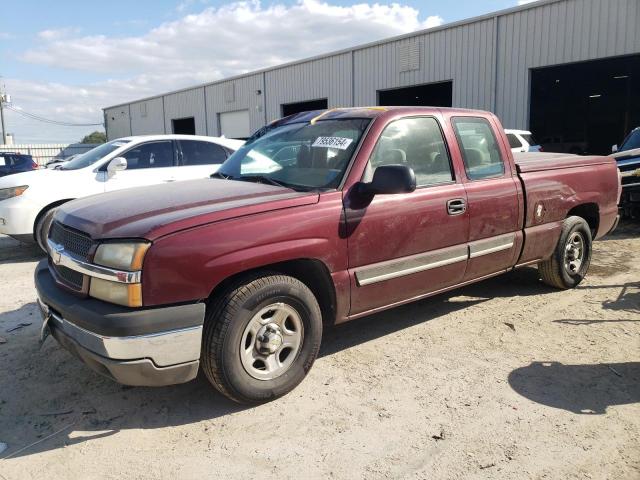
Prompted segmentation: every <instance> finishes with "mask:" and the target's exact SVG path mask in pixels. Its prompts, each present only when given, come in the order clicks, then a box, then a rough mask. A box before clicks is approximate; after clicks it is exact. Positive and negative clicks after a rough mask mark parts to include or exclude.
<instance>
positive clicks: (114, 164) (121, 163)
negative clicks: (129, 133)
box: [107, 157, 127, 176]
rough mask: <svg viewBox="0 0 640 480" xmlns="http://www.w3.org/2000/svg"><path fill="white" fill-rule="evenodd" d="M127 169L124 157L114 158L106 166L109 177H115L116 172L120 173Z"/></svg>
mask: <svg viewBox="0 0 640 480" xmlns="http://www.w3.org/2000/svg"><path fill="white" fill-rule="evenodd" d="M126 169H127V159H126V158H124V157H116V158H114V159H112V160H111V161H110V162H109V165H108V166H107V172H108V173H109V176H113V175H115V173H116V172H121V171H122V170H126Z"/></svg>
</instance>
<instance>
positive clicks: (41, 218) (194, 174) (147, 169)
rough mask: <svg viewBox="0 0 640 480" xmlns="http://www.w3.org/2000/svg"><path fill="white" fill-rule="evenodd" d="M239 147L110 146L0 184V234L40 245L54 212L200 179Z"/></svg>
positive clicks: (208, 142) (170, 139) (171, 140)
mask: <svg viewBox="0 0 640 480" xmlns="http://www.w3.org/2000/svg"><path fill="white" fill-rule="evenodd" d="M243 144H244V142H243V141H240V140H232V139H227V138H220V137H203V136H195V135H149V136H134V137H125V138H120V139H118V140H113V141H111V142H108V143H104V144H102V145H99V146H98V147H96V148H94V149H92V150H90V151H88V152H86V153H84V154H82V155H80V156H78V157H76V158H74V159H73V160H71V161H69V162H66V163H64V164H63V165H61V166H60V167H58V168H57V169H43V170H34V171H31V172H24V173H17V174H14V175H8V176H6V177H3V178H0V233H2V234H5V235H9V236H11V237H13V238H15V239H17V240H20V241H22V242H34V241H37V242H38V243H39V244H40V246H41V247H43V245H44V240H45V238H44V236H45V235H46V232H47V231H48V227H49V224H50V223H51V219H52V218H53V213H54V211H55V208H56V207H58V206H59V205H62V204H63V203H65V202H68V201H70V200H73V199H76V198H79V197H86V196H87V195H93V194H98V193H103V192H110V191H113V190H119V189H123V188H131V187H140V186H144V185H153V184H159V183H163V182H174V181H179V180H190V179H196V178H204V177H207V176H209V175H211V174H212V173H214V172H215V171H216V170H217V169H218V167H219V166H220V165H221V164H222V163H223V162H224V161H225V160H226V159H227V157H228V156H229V155H230V154H231V153H233V152H235V151H236V150H237V149H238V148H240V147H241V146H242V145H243Z"/></svg>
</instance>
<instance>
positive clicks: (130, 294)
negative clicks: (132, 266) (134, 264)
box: [89, 277, 142, 307]
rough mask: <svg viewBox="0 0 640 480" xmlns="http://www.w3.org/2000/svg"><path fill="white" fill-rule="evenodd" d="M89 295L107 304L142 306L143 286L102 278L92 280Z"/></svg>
mask: <svg viewBox="0 0 640 480" xmlns="http://www.w3.org/2000/svg"><path fill="white" fill-rule="evenodd" d="M89 295H90V296H91V297H93V298H97V299H99V300H104V301H105V302H110V303H116V304H118V305H124V306H125V307H141V306H142V284H140V283H119V282H110V281H109V280H103V279H101V278H95V277H94V278H91V285H90V286H89Z"/></svg>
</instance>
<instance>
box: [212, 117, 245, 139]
mask: <svg viewBox="0 0 640 480" xmlns="http://www.w3.org/2000/svg"><path fill="white" fill-rule="evenodd" d="M218 120H219V122H220V135H222V136H225V137H227V138H237V139H238V140H246V139H247V138H249V135H251V132H250V130H251V129H250V121H249V110H236V111H234V112H223V113H220V114H218Z"/></svg>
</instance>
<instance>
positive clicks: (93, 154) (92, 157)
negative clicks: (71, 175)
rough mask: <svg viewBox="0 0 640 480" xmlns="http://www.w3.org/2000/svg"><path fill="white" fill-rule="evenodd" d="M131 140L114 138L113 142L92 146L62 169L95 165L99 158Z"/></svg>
mask: <svg viewBox="0 0 640 480" xmlns="http://www.w3.org/2000/svg"><path fill="white" fill-rule="evenodd" d="M129 142H130V140H113V141H112V142H108V143H103V144H102V145H98V146H97V147H96V148H92V149H91V150H89V151H88V152H86V153H83V154H82V155H80V156H78V157H76V158H74V159H73V160H70V161H68V162H67V163H64V164H63V165H62V167H60V170H78V169H79V168H85V167H88V166H89V165H93V164H94V163H96V162H97V161H98V160H101V159H102V158H104V157H106V156H107V155H109V154H110V153H111V152H113V151H114V150H116V149H118V148H120V147H122V146H124V145H126V144H127V143H129Z"/></svg>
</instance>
